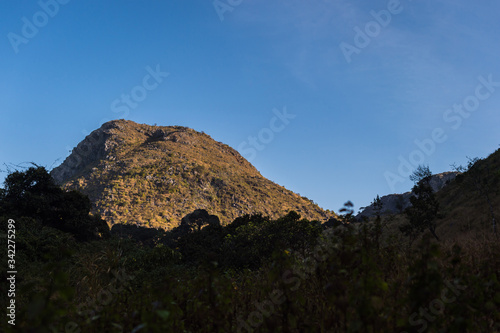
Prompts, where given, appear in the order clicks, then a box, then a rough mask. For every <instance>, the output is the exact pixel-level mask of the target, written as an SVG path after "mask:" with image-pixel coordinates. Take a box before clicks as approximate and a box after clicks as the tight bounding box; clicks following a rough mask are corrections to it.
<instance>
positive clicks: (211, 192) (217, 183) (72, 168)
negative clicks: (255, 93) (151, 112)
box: [51, 120, 328, 229]
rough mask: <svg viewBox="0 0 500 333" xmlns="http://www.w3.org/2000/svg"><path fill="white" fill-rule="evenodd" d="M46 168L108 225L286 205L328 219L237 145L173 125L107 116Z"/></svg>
mask: <svg viewBox="0 0 500 333" xmlns="http://www.w3.org/2000/svg"><path fill="white" fill-rule="evenodd" d="M51 174H52V176H53V177H54V179H56V181H57V182H59V183H60V184H62V185H63V186H64V187H65V188H68V189H77V190H80V191H82V192H83V193H85V194H87V195H88V196H89V197H90V199H91V201H92V203H93V205H94V211H96V212H98V213H100V214H101V215H102V216H103V218H104V219H105V220H106V221H107V222H108V223H109V224H110V225H113V224H116V223H127V224H137V225H142V226H147V227H163V228H165V229H170V228H172V227H175V226H177V225H178V224H179V222H180V221H181V218H182V217H183V216H185V215H186V214H188V213H190V212H192V211H194V210H195V209H206V210H207V211H208V212H210V214H214V215H217V216H218V217H219V218H220V220H221V222H222V223H227V222H230V221H232V220H234V219H235V218H236V217H238V216H241V215H244V214H248V213H256V212H260V213H263V214H264V215H269V216H271V217H272V218H276V217H279V216H282V215H283V214H285V213H287V212H288V211H289V210H295V211H297V212H298V213H299V214H301V215H302V217H305V218H308V219H317V220H321V221H324V220H326V219H327V218H328V216H327V214H326V212H325V211H324V210H322V209H321V208H320V207H319V206H318V205H316V204H315V203H313V202H312V201H310V200H309V199H307V198H304V197H301V196H299V195H298V194H296V193H293V192H291V191H289V190H287V189H286V188H284V187H282V186H280V185H278V184H275V183H274V182H272V181H270V180H268V179H266V178H264V177H263V176H262V175H261V174H260V173H259V172H258V171H257V170H256V169H255V167H254V166H252V165H251V164H250V163H249V162H248V161H247V160H245V159H244V158H243V157H242V156H241V155H240V154H239V153H238V152H237V151H236V150H234V149H232V148H231V147H229V146H227V145H225V144H223V143H220V142H217V141H215V140H213V139H212V138H211V137H210V136H209V135H207V134H204V133H199V132H196V131H195V130H193V129H190V128H186V127H180V126H169V127H162V126H150V125H144V124H137V123H134V122H132V121H126V120H116V121H110V122H107V123H105V124H103V125H102V127H101V128H99V129H97V130H95V131H93V132H92V133H91V134H89V135H88V136H87V137H86V138H85V139H84V140H83V141H82V142H80V143H79V144H78V146H77V147H76V148H75V149H73V151H72V153H71V155H70V156H69V157H68V158H66V160H65V161H64V162H63V163H62V164H61V165H60V166H58V167H56V168H55V169H54V170H52V172H51Z"/></svg>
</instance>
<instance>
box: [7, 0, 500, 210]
mask: <svg viewBox="0 0 500 333" xmlns="http://www.w3.org/2000/svg"><path fill="white" fill-rule="evenodd" d="M499 12H500V3H499V2H498V1H493V0H484V1H481V2H474V3H473V2H471V1H464V0H454V1H451V0H437V1H436V0H432V1H431V0H419V1H416V0H413V1H411V0H401V1H397V0H390V1H367V0H363V1H362V0H359V1H346V0H310V1H298V0H287V1H263V0H255V1H250V0H221V1H216V2H212V1H197V2H192V1H182V0H172V1H167V0H156V1H139V0H122V1H102V0H100V1H97V0H87V1H78V0H69V1H68V0H58V1H57V0H42V1H39V2H37V1H26V0H17V1H7V0H3V1H1V2H0V22H1V23H0V27H1V30H0V36H1V37H2V39H1V42H0V73H1V77H0V88H1V89H0V115H1V117H0V120H1V122H0V163H2V164H3V163H13V164H19V163H23V162H27V161H33V162H36V163H37V164H40V165H44V166H47V167H54V166H57V165H58V164H60V163H61V162H62V161H63V160H64V158H65V157H66V156H68V154H69V151H70V150H71V149H72V147H74V146H75V145H76V144H77V143H78V142H79V141H81V140H82V139H83V138H84V137H85V135H86V134H88V133H89V132H91V131H92V130H94V129H96V128H98V127H99V126H100V125H101V124H102V122H104V121H107V120H111V119H119V118H125V119H130V120H133V121H136V122H139V123H147V124H155V123H156V124H158V125H183V126H188V127H191V128H194V129H196V130H198V131H204V132H206V133H207V134H209V135H211V136H212V137H213V138H214V139H216V140H218V141H222V142H224V143H227V144H229V145H230V146H232V147H234V148H235V149H238V150H239V151H240V153H242V154H243V156H245V157H247V158H249V159H250V160H251V162H252V163H253V164H254V165H255V166H256V167H257V169H258V170H260V171H261V173H262V175H263V176H265V177H267V178H269V179H271V180H273V181H275V182H276V183H278V184H280V185H284V186H285V187H287V188H289V189H291V190H293V191H294V192H298V193H300V194H301V195H303V196H307V197H308V198H310V199H312V200H314V201H315V202H317V203H318V204H319V205H320V206H322V207H323V208H325V209H332V210H335V211H338V209H339V208H341V206H342V205H343V203H344V202H345V201H347V200H352V201H353V202H354V204H355V206H356V208H359V207H360V206H365V205H368V204H369V203H370V202H371V201H372V200H373V198H374V197H375V196H376V195H377V194H380V195H384V194H389V193H400V192H405V191H407V190H409V189H410V188H411V185H412V184H411V182H410V181H409V179H408V176H407V173H408V172H410V171H411V169H412V168H414V167H415V166H416V165H417V164H418V163H422V164H428V165H429V166H430V169H431V170H432V171H433V172H435V173H437V172H443V171H447V170H449V169H450V164H452V163H454V162H457V163H459V164H463V163H465V162H466V156H479V157H485V156H487V155H488V154H490V153H492V152H493V151H494V150H496V149H497V148H498V146H499V144H500V134H499V133H500V132H499V131H498V123H499V120H500V112H499V111H500V62H499V61H498V56H499V54H500V38H499V36H500V34H499V33H500V20H498V13H499ZM151 72H157V74H156V76H157V80H155V79H154V77H153V76H151V74H150V73H151ZM158 73H159V74H158ZM166 73H168V75H167V74H166ZM148 75H149V76H148ZM146 88H147V89H146ZM127 95H128V96H132V97H129V98H131V99H129V100H128V102H127V101H126V100H124V99H123V96H127ZM277 114H280V115H281V118H283V119H284V120H282V119H281V118H280V117H278V116H277ZM283 114H287V115H288V116H283ZM251 138H254V139H253V141H252V139H251ZM415 140H417V142H418V144H419V145H420V146H419V145H417V143H416V142H415ZM252 142H253V143H252ZM3 169H5V168H3ZM409 170H410V171H409ZM5 175H6V174H5V173H2V174H0V177H1V178H3V177H5Z"/></svg>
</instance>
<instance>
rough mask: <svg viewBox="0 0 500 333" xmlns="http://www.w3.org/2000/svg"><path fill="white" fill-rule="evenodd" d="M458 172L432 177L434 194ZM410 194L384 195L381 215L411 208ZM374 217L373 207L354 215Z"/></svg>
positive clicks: (431, 183)
mask: <svg viewBox="0 0 500 333" xmlns="http://www.w3.org/2000/svg"><path fill="white" fill-rule="evenodd" d="M457 174H458V172H452V171H450V172H443V173H439V174H436V175H433V176H432V177H431V180H430V182H429V183H430V185H431V187H432V189H433V190H434V192H437V191H439V190H441V189H442V188H443V187H445V186H446V185H447V184H448V183H449V182H451V181H452V180H453V179H455V177H456V176H457ZM411 196H412V192H406V193H402V194H389V195H384V196H383V197H381V198H380V200H381V201H382V205H383V206H382V213H383V214H398V213H402V212H403V211H404V210H405V209H406V208H408V207H410V206H411V203H410V197H411ZM372 216H375V209H374V207H373V205H370V206H368V207H365V208H364V210H363V211H362V212H361V213H359V214H358V215H356V218H358V219H360V218H363V217H372Z"/></svg>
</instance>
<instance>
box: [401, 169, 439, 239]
mask: <svg viewBox="0 0 500 333" xmlns="http://www.w3.org/2000/svg"><path fill="white" fill-rule="evenodd" d="M431 176H432V173H431V171H430V170H429V167H428V166H423V165H419V166H418V167H417V169H416V170H415V171H414V172H413V174H412V175H411V176H410V180H412V181H413V182H414V183H415V185H414V186H413V189H412V192H413V195H412V196H411V197H410V202H411V206H410V207H408V208H407V209H406V210H405V214H406V216H407V217H408V220H409V223H408V224H406V225H404V226H402V227H400V230H401V232H402V233H403V234H405V235H406V236H408V237H410V240H411V242H413V241H414V240H415V239H416V237H417V236H418V234H420V233H421V232H423V231H424V230H425V229H427V230H429V231H430V233H431V234H432V235H433V236H434V237H435V238H436V239H437V240H439V237H438V236H437V235H436V218H437V215H438V210H439V203H438V201H437V200H436V197H435V195H434V191H433V190H432V187H431V185H430V180H431Z"/></svg>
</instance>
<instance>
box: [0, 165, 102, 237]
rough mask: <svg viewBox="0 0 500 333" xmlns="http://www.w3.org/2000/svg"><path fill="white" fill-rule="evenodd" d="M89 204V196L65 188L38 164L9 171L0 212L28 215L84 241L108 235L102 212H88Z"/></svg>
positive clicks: (18, 215)
mask: <svg viewBox="0 0 500 333" xmlns="http://www.w3.org/2000/svg"><path fill="white" fill-rule="evenodd" d="M90 207H91V205H90V200H89V199H88V197H86V196H84V195H83V194H81V193H79V192H76V191H68V192H66V191H63V190H62V189H61V188H60V187H59V186H57V185H56V184H55V183H54V180H53V179H52V177H51V176H50V175H49V173H48V172H47V170H46V169H45V168H44V167H39V166H36V167H30V168H29V169H27V170H25V171H14V172H12V173H11V174H9V175H8V176H7V177H6V179H5V182H4V189H3V191H2V193H1V196H0V215H5V216H9V217H10V218H20V217H28V218H31V219H34V220H36V221H38V222H39V223H41V224H42V225H44V226H49V227H53V228H57V229H60V230H62V231H65V232H69V233H71V234H72V235H74V236H75V238H76V239H78V240H81V241H88V240H92V239H98V238H101V237H108V236H109V227H108V225H107V224H106V222H105V221H104V220H102V219H101V218H100V217H99V216H91V215H89V212H90Z"/></svg>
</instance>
